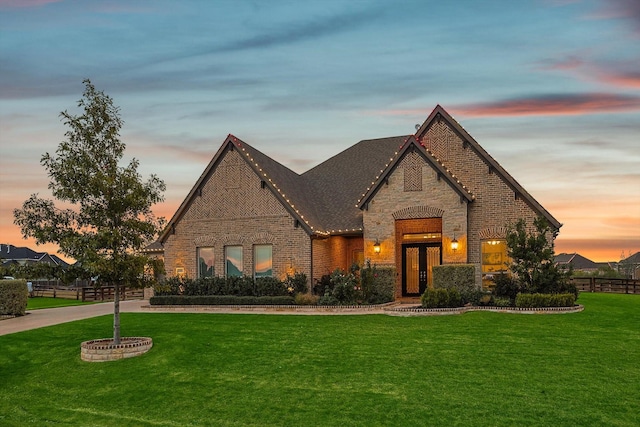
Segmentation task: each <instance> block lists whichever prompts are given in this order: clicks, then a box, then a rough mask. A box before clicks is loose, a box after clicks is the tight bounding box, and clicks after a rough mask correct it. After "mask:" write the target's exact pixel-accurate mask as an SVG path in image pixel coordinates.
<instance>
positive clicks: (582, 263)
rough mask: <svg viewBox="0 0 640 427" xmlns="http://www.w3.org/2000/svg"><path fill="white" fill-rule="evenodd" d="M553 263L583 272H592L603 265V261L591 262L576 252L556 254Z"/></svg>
mask: <svg viewBox="0 0 640 427" xmlns="http://www.w3.org/2000/svg"><path fill="white" fill-rule="evenodd" d="M555 263H556V265H557V266H559V267H566V268H569V266H571V267H573V271H574V272H578V271H581V272H584V273H593V272H595V271H598V269H599V268H600V267H602V266H603V263H597V262H593V261H591V260H590V259H588V258H585V257H583V256H582V255H580V254H578V253H572V254H565V253H561V254H558V255H556V256H555Z"/></svg>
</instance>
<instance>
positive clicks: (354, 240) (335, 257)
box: [313, 236, 363, 280]
mask: <svg viewBox="0 0 640 427" xmlns="http://www.w3.org/2000/svg"><path fill="white" fill-rule="evenodd" d="M356 250H363V239H362V237H360V236H357V237H356V236H331V237H329V238H326V239H315V240H314V241H313V279H314V280H315V279H320V277H322V276H323V275H325V274H330V273H331V272H333V271H334V270H335V269H336V268H340V269H341V270H344V271H347V270H348V269H349V268H351V264H352V262H353V252H354V251H356Z"/></svg>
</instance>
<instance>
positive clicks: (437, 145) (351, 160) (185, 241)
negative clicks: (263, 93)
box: [160, 106, 561, 297]
mask: <svg viewBox="0 0 640 427" xmlns="http://www.w3.org/2000/svg"><path fill="white" fill-rule="evenodd" d="M532 161H533V160H532ZM537 216H543V217H545V218H546V219H547V220H548V222H549V223H550V224H551V226H552V227H553V228H554V229H555V230H556V233H554V236H553V237H552V238H555V235H556V234H557V231H558V230H559V228H560V227H561V224H560V223H559V222H558V221H557V220H556V219H555V218H554V217H553V216H552V215H551V214H550V213H549V212H547V210H545V209H544V208H543V207H542V206H541V205H540V204H539V203H538V202H537V201H536V200H535V199H534V198H533V197H532V196H531V195H530V194H529V193H528V192H527V191H526V190H525V189H524V188H522V186H520V184H518V183H517V182H516V180H515V179H514V178H513V177H511V175H510V174H509V173H507V171H505V170H504V169H503V168H502V166H500V165H499V164H498V162H496V161H495V160H494V159H493V158H492V157H491V156H490V155H489V154H488V153H487V152H486V151H485V150H484V149H483V148H482V147H481V146H480V145H479V144H478V142H476V140H475V139H473V137H472V136H471V135H469V134H468V133H467V131H466V130H465V129H463V128H462V126H460V124H459V123H458V122H456V121H455V120H454V119H453V118H452V117H451V116H450V115H449V114H448V113H447V112H446V111H445V110H444V109H443V108H442V107H440V106H436V108H435V109H434V110H433V111H432V113H431V114H430V115H429V117H428V118H427V119H426V120H425V122H424V123H423V124H422V126H420V127H419V128H418V129H417V131H416V133H415V134H414V135H405V136H396V137H390V138H381V139H373V140H365V141H360V142H359V143H357V144H355V145H354V146H352V147H350V148H348V149H346V150H345V151H343V152H341V153H339V154H337V155H335V156H334V157H332V158H330V159H328V160H326V161H324V162H323V163H321V164H319V165H318V166H315V167H314V168H312V169H310V170H308V171H307V172H305V173H303V174H297V173H295V172H293V171H292V170H290V169H288V168H286V167H285V166H283V165H281V164H280V163H278V162H277V161H276V160H274V159H272V158H270V157H268V156H267V155H265V154H263V153H261V152H260V151H258V150H256V149H255V148H253V147H252V146H250V145H249V144H247V143H245V142H243V141H241V140H240V139H238V138H236V137H235V136H233V135H229V136H228V137H227V138H226V139H225V141H224V142H223V144H222V146H221V147H220V149H219V150H218V151H217V153H216V154H215V155H214V156H213V159H212V160H211V162H210V163H209V165H208V166H207V167H206V169H205V170H204V172H203V173H202V175H201V176H200V178H199V179H198V180H197V182H196V183H195V185H194V186H193V188H192V189H191V191H190V192H189V194H188V195H187V197H186V198H185V200H184V201H183V203H182V204H181V205H180V207H179V208H178V210H177V211H176V213H175V214H174V215H173V217H172V218H171V220H170V221H169V224H168V227H167V228H166V230H165V231H164V233H163V234H162V235H161V237H160V242H161V243H162V244H163V246H164V257H165V266H166V271H167V275H170V276H172V275H183V274H184V275H187V276H188V277H203V276H213V275H240V274H244V275H251V276H254V277H261V276H276V277H280V278H282V277H284V276H285V275H286V274H287V273H293V272H294V271H300V272H304V273H306V274H307V276H308V277H309V278H311V279H312V280H317V279H320V278H321V276H322V275H325V274H328V273H330V272H331V271H333V270H334V269H336V268H341V269H345V270H346V269H348V268H349V267H350V266H351V265H352V263H354V262H355V263H359V264H362V263H363V262H364V261H365V260H367V259H370V260H371V263H372V264H376V265H378V266H392V267H395V268H396V269H397V280H396V297H402V296H417V295H420V294H421V293H422V292H423V291H424V289H425V288H426V287H427V286H428V285H429V284H430V283H431V282H432V275H431V269H432V267H433V266H436V265H440V264H453V263H472V264H475V265H476V267H477V268H476V282H477V284H478V285H480V284H481V283H482V282H483V281H485V282H486V280H487V279H488V278H490V277H491V276H492V274H494V273H495V272H498V271H502V270H505V268H506V266H505V262H506V261H507V254H506V242H505V237H506V231H507V230H506V225H507V224H508V223H510V222H515V221H517V220H518V219H520V218H523V219H525V220H526V221H527V223H528V224H530V225H531V224H532V223H533V219H534V218H535V217H537ZM550 237H551V236H550Z"/></svg>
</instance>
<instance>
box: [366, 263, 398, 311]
mask: <svg viewBox="0 0 640 427" xmlns="http://www.w3.org/2000/svg"><path fill="white" fill-rule="evenodd" d="M395 281H396V269H395V268H393V267H376V266H375V265H374V266H373V267H371V264H370V263H367V265H366V267H364V268H363V269H362V270H360V286H361V288H362V300H363V302H366V303H368V304H383V303H385V302H390V301H393V298H394V293H395Z"/></svg>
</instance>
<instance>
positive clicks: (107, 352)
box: [80, 337, 153, 362]
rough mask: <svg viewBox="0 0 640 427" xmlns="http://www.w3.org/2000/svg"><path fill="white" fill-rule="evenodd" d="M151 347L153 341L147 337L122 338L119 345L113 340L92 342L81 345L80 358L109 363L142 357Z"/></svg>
mask: <svg viewBox="0 0 640 427" xmlns="http://www.w3.org/2000/svg"><path fill="white" fill-rule="evenodd" d="M151 347H153V340H152V339H151V338H147V337H127V338H121V339H120V344H117V345H116V344H113V339H112V338H104V339H99V340H91V341H85V342H83V343H82V344H81V345H80V358H81V359H82V360H84V361H85V362H109V361H112V360H120V359H127V358H129V357H136V356H140V355H142V354H144V353H146V352H147V351H149V350H151Z"/></svg>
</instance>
